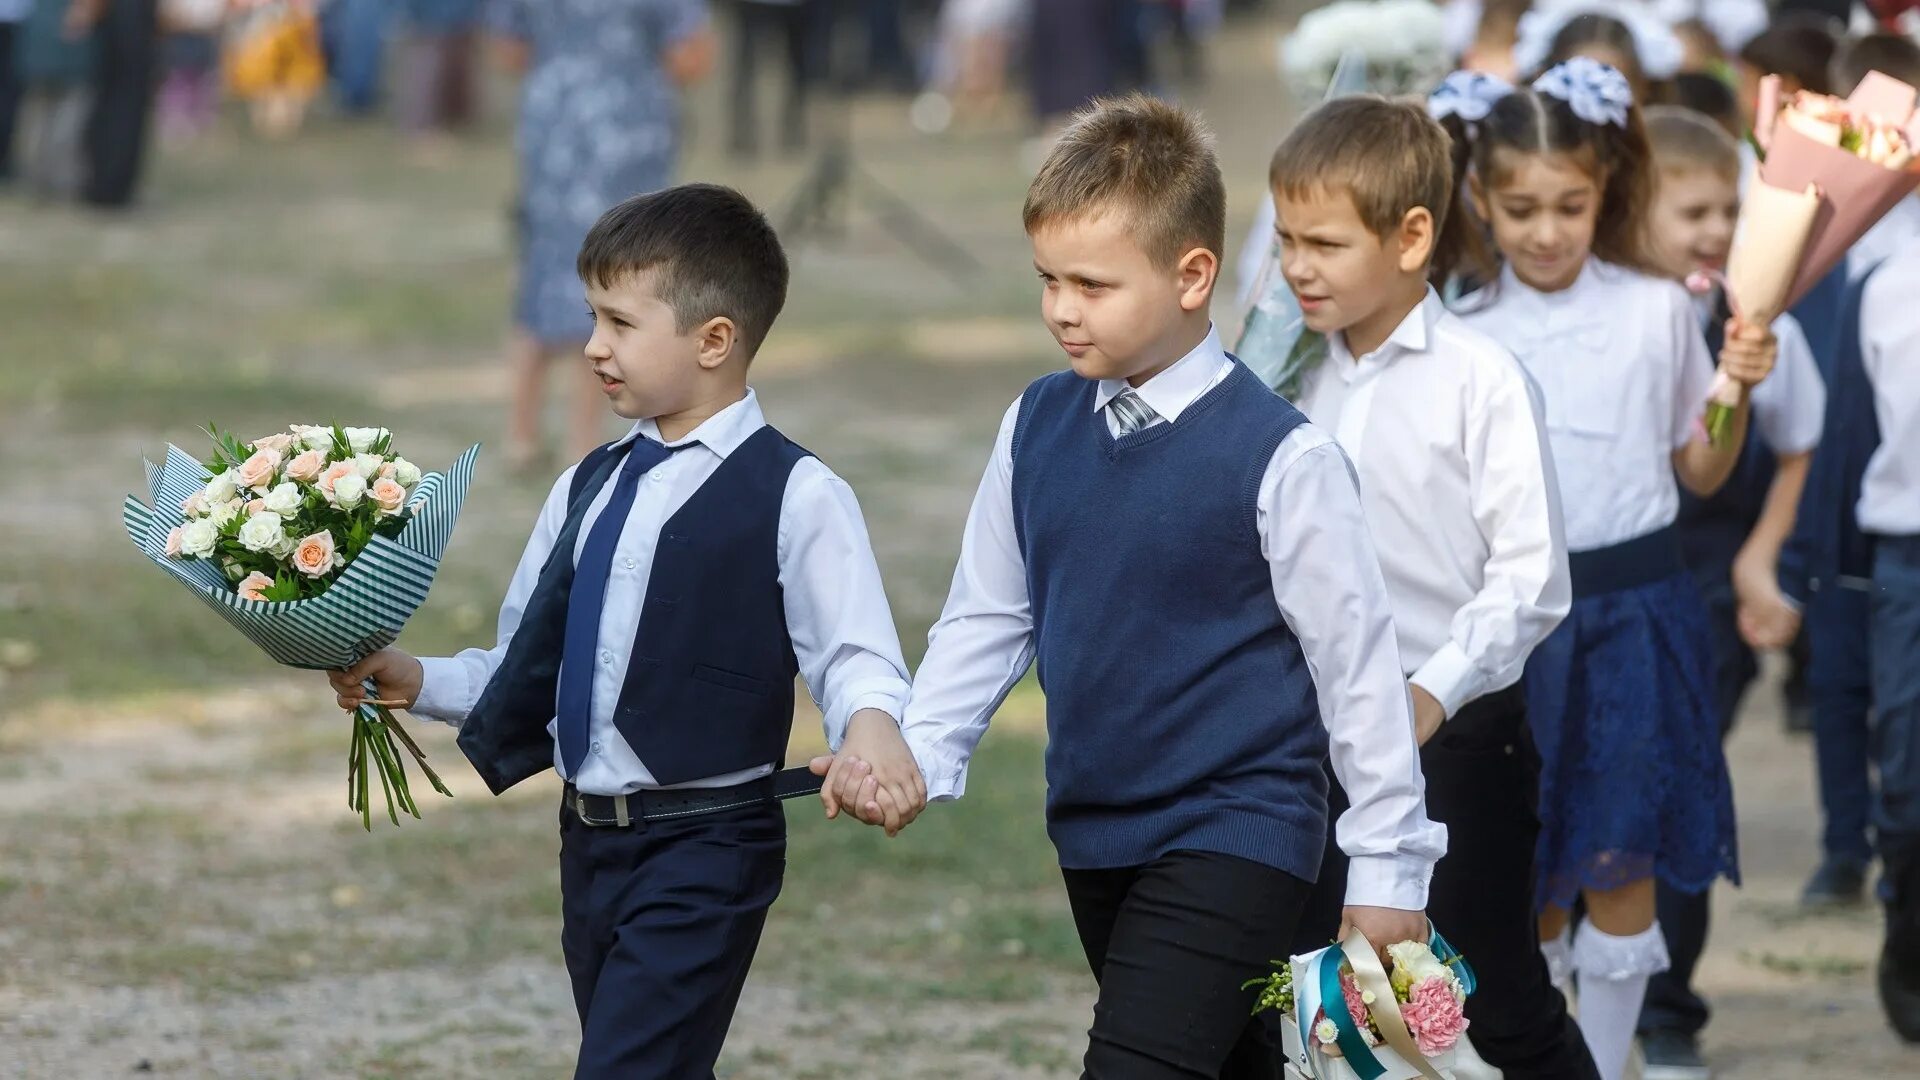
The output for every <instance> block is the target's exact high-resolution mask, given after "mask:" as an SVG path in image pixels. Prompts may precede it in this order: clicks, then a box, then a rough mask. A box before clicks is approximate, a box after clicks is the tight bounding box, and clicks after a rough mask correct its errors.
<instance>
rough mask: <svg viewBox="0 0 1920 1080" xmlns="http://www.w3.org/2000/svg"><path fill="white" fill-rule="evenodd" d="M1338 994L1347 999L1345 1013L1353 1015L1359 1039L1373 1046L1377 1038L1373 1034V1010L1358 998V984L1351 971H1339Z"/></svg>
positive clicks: (1377, 1040)
mask: <svg viewBox="0 0 1920 1080" xmlns="http://www.w3.org/2000/svg"><path fill="white" fill-rule="evenodd" d="M1340 996H1341V997H1343V998H1345V999H1346V1000H1347V1015H1348V1016H1351V1017H1353V1025H1354V1027H1356V1028H1358V1029H1359V1031H1360V1041H1362V1042H1364V1043H1366V1044H1367V1045H1368V1046H1374V1045H1376V1044H1377V1043H1378V1042H1379V1039H1378V1038H1376V1037H1375V1035H1374V1034H1373V1010H1371V1009H1369V1008H1367V1003H1366V1002H1365V1001H1362V1000H1361V999H1360V985H1359V984H1358V983H1356V982H1354V981H1353V972H1351V971H1342V972H1341V973H1340Z"/></svg>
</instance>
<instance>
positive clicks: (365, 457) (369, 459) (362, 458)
mask: <svg viewBox="0 0 1920 1080" xmlns="http://www.w3.org/2000/svg"><path fill="white" fill-rule="evenodd" d="M386 463H387V459H386V458H383V457H381V456H380V455H379V454H355V455H353V467H354V469H355V471H357V472H358V473H359V474H360V479H362V480H366V481H368V482H372V480H373V478H374V475H375V474H377V473H378V472H379V471H380V466H382V465H385V464H386Z"/></svg>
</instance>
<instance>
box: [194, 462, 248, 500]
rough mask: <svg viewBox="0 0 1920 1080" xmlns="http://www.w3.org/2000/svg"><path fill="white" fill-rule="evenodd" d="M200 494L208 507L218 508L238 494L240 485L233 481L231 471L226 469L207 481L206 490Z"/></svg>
mask: <svg viewBox="0 0 1920 1080" xmlns="http://www.w3.org/2000/svg"><path fill="white" fill-rule="evenodd" d="M200 494H201V498H202V499H204V500H205V502H206V504H207V505H208V506H210V507H211V506H219V505H220V504H221V503H223V502H226V501H227V500H229V499H231V498H233V497H234V496H236V495H238V494H240V485H239V484H238V483H237V482H235V480H234V476H233V470H232V469H228V470H227V471H226V472H223V473H221V474H219V475H218V476H215V477H213V478H212V479H211V480H208V481H207V487H206V490H205V491H203V492H201V493H200Z"/></svg>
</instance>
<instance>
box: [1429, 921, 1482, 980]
mask: <svg viewBox="0 0 1920 1080" xmlns="http://www.w3.org/2000/svg"><path fill="white" fill-rule="evenodd" d="M1427 947H1428V948H1430V949H1432V950H1433V955H1434V956H1436V957H1438V958H1439V960H1440V962H1441V963H1443V964H1445V965H1447V966H1448V967H1449V968H1452V969H1453V974H1454V977H1455V978H1457V979H1459V980H1460V989H1461V990H1462V991H1464V992H1466V993H1468V994H1472V993H1473V992H1474V990H1475V989H1477V988H1478V987H1479V985H1480V980H1479V978H1478V977H1477V976H1475V975H1474V973H1473V968H1472V967H1470V966H1468V964H1467V958H1466V957H1464V956H1461V955H1460V950H1459V949H1456V948H1454V947H1453V943H1452V942H1449V941H1448V940H1447V939H1446V938H1443V937H1441V936H1440V931H1438V930H1436V929H1434V928H1433V924H1432V923H1428V924H1427Z"/></svg>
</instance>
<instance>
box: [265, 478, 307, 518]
mask: <svg viewBox="0 0 1920 1080" xmlns="http://www.w3.org/2000/svg"><path fill="white" fill-rule="evenodd" d="M266 503H267V509H268V510H271V511H273V512H274V513H276V514H279V515H280V516H281V517H283V518H288V517H292V516H293V515H295V514H297V513H299V512H300V485H299V484H296V483H294V482H293V481H291V480H289V481H287V482H286V483H284V484H281V485H280V486H279V487H276V488H274V489H273V490H272V491H269V492H267V498H266Z"/></svg>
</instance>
